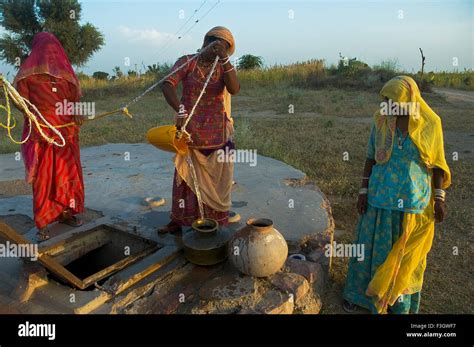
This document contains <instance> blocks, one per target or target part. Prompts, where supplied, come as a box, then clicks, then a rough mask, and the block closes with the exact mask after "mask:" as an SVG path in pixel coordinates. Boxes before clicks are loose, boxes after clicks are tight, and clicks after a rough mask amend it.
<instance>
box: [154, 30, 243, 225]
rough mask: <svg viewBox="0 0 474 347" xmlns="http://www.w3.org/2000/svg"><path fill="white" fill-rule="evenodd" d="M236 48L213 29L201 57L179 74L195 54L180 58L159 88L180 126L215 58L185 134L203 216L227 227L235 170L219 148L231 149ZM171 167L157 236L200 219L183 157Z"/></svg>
mask: <svg viewBox="0 0 474 347" xmlns="http://www.w3.org/2000/svg"><path fill="white" fill-rule="evenodd" d="M234 50H235V43H234V38H233V36H232V33H231V32H230V31H229V30H228V29H226V28H224V27H221V26H218V27H215V28H212V29H211V30H210V31H209V32H208V33H207V34H206V36H205V37H204V43H203V47H202V50H201V53H200V55H199V57H198V58H197V59H194V60H192V61H191V62H190V63H189V64H187V65H186V67H185V68H183V69H180V70H177V68H178V67H179V66H181V65H183V64H184V63H186V62H187V61H189V60H190V59H192V58H193V57H194V55H185V56H183V57H181V58H180V59H178V61H177V62H176V63H175V65H174V67H173V70H177V71H176V72H175V73H174V74H172V75H171V76H170V77H168V79H166V80H165V81H164V82H163V84H162V86H161V89H162V91H163V94H164V96H165V98H166V101H167V102H168V104H169V105H170V106H171V107H172V108H173V109H174V110H175V111H176V113H177V123H176V125H177V127H178V128H180V127H181V126H182V125H183V124H184V122H185V120H186V118H187V116H188V112H191V109H192V108H193V105H194V104H195V103H196V99H197V98H198V95H199V93H200V92H201V90H202V88H203V86H204V82H205V80H206V78H207V76H208V75H209V73H210V71H211V66H212V64H213V62H214V60H215V59H216V56H218V57H219V63H218V64H217V67H216V69H215V71H214V73H213V74H212V76H211V79H210V81H209V84H208V86H207V88H206V92H205V94H204V95H203V97H202V99H201V100H200V102H199V104H198V105H197V107H196V110H195V112H194V115H193V117H192V118H191V120H190V122H189V125H188V127H187V131H188V132H189V133H190V134H191V140H192V143H191V144H190V145H189V157H190V159H191V160H192V163H193V166H194V168H195V170H196V176H197V183H198V186H199V190H200V195H201V198H202V202H203V209H204V211H203V212H204V217H206V218H211V219H214V220H216V221H217V222H218V223H219V224H221V225H226V224H227V223H228V219H229V210H230V207H231V190H232V179H233V171H234V166H233V163H232V162H220V161H219V160H218V150H226V148H227V150H231V149H234V142H233V139H232V137H233V131H234V127H233V119H232V117H231V110H230V95H231V94H236V93H238V92H239V90H240V84H239V81H238V79H237V75H236V72H235V69H234V67H233V66H232V64H231V63H230V56H231V55H232V54H233V53H234ZM179 83H182V85H183V92H182V98H181V101H180V100H179V99H178V96H177V93H176V87H177V85H178V84H179ZM174 164H175V167H176V170H175V174H174V180H173V203H172V208H171V222H170V223H169V224H168V225H166V226H163V227H161V228H159V229H158V232H159V233H167V232H171V233H173V232H178V231H180V230H181V227H182V226H189V225H191V224H192V222H193V221H195V220H196V219H198V218H199V217H200V211H199V205H198V200H197V196H196V191H195V187H194V184H193V179H192V175H191V172H190V168H189V165H188V163H187V162H186V159H185V157H184V156H182V155H179V154H178V155H176V156H175V158H174Z"/></svg>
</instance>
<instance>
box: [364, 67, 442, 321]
mask: <svg viewBox="0 0 474 347" xmlns="http://www.w3.org/2000/svg"><path fill="white" fill-rule="evenodd" d="M380 95H381V96H382V97H384V98H388V99H390V100H392V101H394V102H405V103H411V108H410V110H411V112H410V115H409V117H410V119H409V125H408V132H409V136H410V138H411V140H412V141H413V143H414V144H415V145H416V147H417V148H418V150H419V151H420V157H421V160H422V161H423V162H424V163H425V165H426V167H427V168H428V169H430V170H431V169H433V168H439V169H442V170H443V172H444V182H443V188H444V189H445V188H447V187H449V185H450V184H451V172H450V170H449V167H448V164H447V163H446V159H445V155H444V142H443V130H442V126H441V120H440V118H439V116H438V115H437V114H436V113H435V112H434V111H433V110H432V109H431V108H430V107H429V106H428V104H427V103H426V102H425V101H424V100H423V98H422V97H421V94H420V91H419V89H418V86H417V85H416V82H415V81H414V80H413V79H412V78H411V77H408V76H398V77H395V78H393V79H391V80H390V81H389V82H387V83H386V84H385V86H384V87H383V88H382V90H381V91H380ZM374 117H375V119H374V121H375V131H376V133H375V160H376V162H377V163H378V164H380V163H385V162H387V161H388V160H389V159H390V155H391V153H392V147H393V139H394V132H395V126H396V117H394V116H390V115H383V114H382V113H381V112H380V111H378V112H376V114H375V116H374ZM433 209H434V201H433V197H431V199H430V203H429V204H428V206H427V207H426V209H425V210H424V212H423V213H421V214H413V213H405V214H404V218H403V225H402V228H403V233H402V236H401V237H400V239H399V240H397V242H396V243H395V244H394V246H393V247H392V250H391V251H390V253H389V254H388V256H387V259H386V260H385V262H384V263H383V264H382V265H381V266H380V267H379V268H378V269H377V271H376V272H375V275H374V277H373V278H372V280H371V282H370V283H369V286H368V288H367V291H366V294H367V295H368V296H372V297H374V304H375V307H376V308H377V311H378V312H379V313H386V311H387V307H388V305H393V304H394V303H395V301H396V300H397V299H398V297H399V296H400V295H402V294H413V293H416V292H418V291H420V290H421V287H422V284H423V274H424V271H425V268H426V257H427V254H428V252H429V251H430V249H431V244H432V241H433V236H434V210H433Z"/></svg>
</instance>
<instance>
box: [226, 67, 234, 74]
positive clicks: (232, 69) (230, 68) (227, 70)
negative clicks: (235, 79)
mask: <svg viewBox="0 0 474 347" xmlns="http://www.w3.org/2000/svg"><path fill="white" fill-rule="evenodd" d="M232 70H234V67H233V66H232V68H230V69H229V70H227V71H224V73H228V72H231V71H232Z"/></svg>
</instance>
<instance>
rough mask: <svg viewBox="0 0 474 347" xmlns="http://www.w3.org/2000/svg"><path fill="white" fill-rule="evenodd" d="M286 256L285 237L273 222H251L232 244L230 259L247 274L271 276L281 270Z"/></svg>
mask: <svg viewBox="0 0 474 347" xmlns="http://www.w3.org/2000/svg"><path fill="white" fill-rule="evenodd" d="M287 257H288V245H287V243H286V241H285V238H284V237H283V236H282V234H280V232H279V231H278V230H276V229H275V228H274V227H273V221H272V220H270V219H266V218H258V219H256V218H252V219H249V220H248V221H247V225H246V226H245V227H243V228H242V229H240V230H238V231H237V232H236V233H235V234H234V236H233V237H232V239H231V240H230V242H229V260H230V262H231V263H232V264H233V265H234V266H235V267H236V268H237V269H238V270H239V271H240V272H242V273H243V274H245V275H249V276H254V277H268V276H271V275H273V274H274V273H276V272H278V271H280V269H281V268H282V266H283V264H284V263H285V261H286V258H287Z"/></svg>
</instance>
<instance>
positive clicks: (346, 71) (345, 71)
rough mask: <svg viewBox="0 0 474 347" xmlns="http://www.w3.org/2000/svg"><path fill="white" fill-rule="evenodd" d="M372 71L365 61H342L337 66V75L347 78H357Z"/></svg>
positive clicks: (354, 59)
mask: <svg viewBox="0 0 474 347" xmlns="http://www.w3.org/2000/svg"><path fill="white" fill-rule="evenodd" d="M368 70H370V67H369V65H368V64H366V63H364V62H363V61H359V60H357V59H356V58H353V59H341V60H339V64H338V65H337V70H336V74H340V75H344V76H347V77H353V76H357V75H359V74H361V73H363V72H366V71H368Z"/></svg>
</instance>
